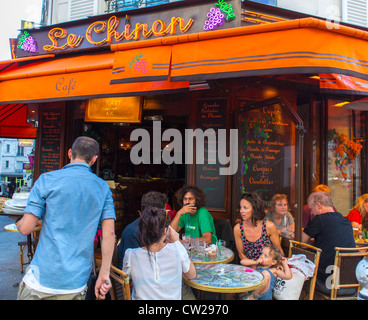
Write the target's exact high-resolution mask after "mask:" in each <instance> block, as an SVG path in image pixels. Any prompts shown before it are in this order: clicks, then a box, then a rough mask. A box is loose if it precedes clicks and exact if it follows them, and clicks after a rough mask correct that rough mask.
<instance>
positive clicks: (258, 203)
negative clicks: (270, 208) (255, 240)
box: [239, 192, 266, 226]
mask: <svg viewBox="0 0 368 320" xmlns="http://www.w3.org/2000/svg"><path fill="white" fill-rule="evenodd" d="M243 199H244V200H247V201H248V202H249V203H250V204H251V205H252V208H253V213H252V223H253V225H254V226H257V221H260V220H264V218H265V217H266V212H265V206H264V202H263V200H262V199H261V198H260V197H259V195H258V194H256V193H252V192H245V193H243V195H242V196H241V198H240V200H243ZM239 202H240V201H239Z"/></svg>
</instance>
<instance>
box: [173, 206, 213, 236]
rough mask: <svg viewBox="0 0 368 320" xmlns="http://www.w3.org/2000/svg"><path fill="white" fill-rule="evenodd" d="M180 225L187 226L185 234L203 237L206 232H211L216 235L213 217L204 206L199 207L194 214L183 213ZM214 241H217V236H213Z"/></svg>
mask: <svg viewBox="0 0 368 320" xmlns="http://www.w3.org/2000/svg"><path fill="white" fill-rule="evenodd" d="M179 226H180V227H181V228H185V234H189V235H190V236H191V237H198V238H199V237H202V235H203V233H205V232H211V233H212V235H213V236H216V230H215V225H214V223H213V218H212V216H211V214H210V213H209V212H208V210H207V209H206V208H204V207H202V208H199V209H198V210H197V211H196V213H195V214H194V215H192V216H191V215H190V213H189V212H187V213H185V214H183V215H182V216H181V217H180V220H179ZM212 243H216V238H215V237H212Z"/></svg>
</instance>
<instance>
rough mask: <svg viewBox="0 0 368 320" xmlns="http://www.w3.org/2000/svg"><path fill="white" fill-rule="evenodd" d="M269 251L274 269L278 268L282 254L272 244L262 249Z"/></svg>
mask: <svg viewBox="0 0 368 320" xmlns="http://www.w3.org/2000/svg"><path fill="white" fill-rule="evenodd" d="M264 248H269V249H270V255H271V256H272V259H273V260H276V265H275V266H276V267H279V266H281V265H282V263H281V262H282V252H281V250H280V248H279V247H277V246H275V245H274V244H273V243H271V244H267V245H265V246H264V247H263V249H264Z"/></svg>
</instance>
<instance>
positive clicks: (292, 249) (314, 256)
mask: <svg viewBox="0 0 368 320" xmlns="http://www.w3.org/2000/svg"><path fill="white" fill-rule="evenodd" d="M289 243H290V245H289V258H290V257H291V256H292V255H293V254H304V255H305V256H306V258H307V259H308V260H310V261H312V262H313V263H314V264H315V266H316V268H315V269H314V274H313V277H311V278H310V279H308V280H306V281H305V282H304V286H303V290H302V292H305V291H307V292H308V300H313V298H314V291H315V287H316V280H317V271H318V266H319V259H320V257H321V252H322V249H320V248H317V247H314V246H312V245H310V244H307V243H303V242H298V241H294V240H289ZM308 283H310V285H309V288H308V289H307V286H308Z"/></svg>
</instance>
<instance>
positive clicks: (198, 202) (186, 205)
mask: <svg viewBox="0 0 368 320" xmlns="http://www.w3.org/2000/svg"><path fill="white" fill-rule="evenodd" d="M180 199H181V205H182V208H181V209H180V210H179V211H178V212H177V214H176V215H175V217H174V219H173V220H172V222H171V226H172V227H173V228H174V229H175V231H177V232H179V231H180V230H181V229H182V228H184V229H185V234H188V235H190V236H191V237H196V238H199V240H203V241H206V242H207V243H208V244H211V243H215V242H216V230H215V225H214V223H213V218H212V216H211V214H210V213H209V212H208V210H207V209H206V208H205V207H204V206H205V204H206V200H205V194H204V192H203V191H202V190H201V189H200V188H198V187H196V186H185V187H183V188H182V191H181V197H180Z"/></svg>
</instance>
